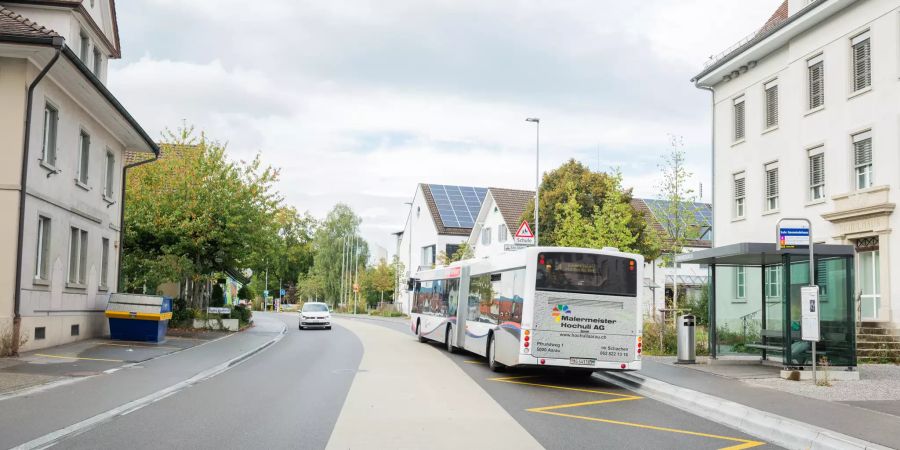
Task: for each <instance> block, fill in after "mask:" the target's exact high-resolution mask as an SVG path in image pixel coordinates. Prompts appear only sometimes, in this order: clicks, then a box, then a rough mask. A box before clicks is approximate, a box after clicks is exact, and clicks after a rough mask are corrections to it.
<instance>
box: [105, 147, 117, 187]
mask: <svg viewBox="0 0 900 450" xmlns="http://www.w3.org/2000/svg"><path fill="white" fill-rule="evenodd" d="M115 177H116V158H115V156H113V154H112V152H110V151H108V150H107V152H106V175H105V179H104V180H103V196H104V197H106V198H108V199H111V198H112V197H113V180H115Z"/></svg>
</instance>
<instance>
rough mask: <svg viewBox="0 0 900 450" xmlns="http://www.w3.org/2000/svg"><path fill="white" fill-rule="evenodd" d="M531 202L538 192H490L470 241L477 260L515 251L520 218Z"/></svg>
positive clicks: (497, 189)
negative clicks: (513, 249)
mask: <svg viewBox="0 0 900 450" xmlns="http://www.w3.org/2000/svg"><path fill="white" fill-rule="evenodd" d="M531 202H534V191H523V190H518V189H503V188H489V189H488V192H487V195H486V196H485V198H484V202H483V203H482V204H481V209H480V210H479V211H478V217H476V219H475V225H474V226H473V227H472V232H471V233H470V234H469V239H468V241H466V242H467V243H468V244H469V246H470V247H471V248H472V250H474V256H475V258H486V257H488V256H493V255H496V254H498V253H503V252H505V251H507V250H509V249H511V248H512V246H513V245H514V244H513V236H514V235H515V234H516V231H517V230H518V228H519V225H520V223H519V218H520V217H522V213H524V212H525V207H526V206H528V204H529V203H531ZM531 226H534V224H533V223H532V224H531Z"/></svg>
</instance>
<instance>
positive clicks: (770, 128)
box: [762, 125, 778, 134]
mask: <svg viewBox="0 0 900 450" xmlns="http://www.w3.org/2000/svg"><path fill="white" fill-rule="evenodd" d="M776 130H778V125H775V126H772V127H769V128H766V129H765V130H763V132H762V134H769V133H771V132H773V131H776Z"/></svg>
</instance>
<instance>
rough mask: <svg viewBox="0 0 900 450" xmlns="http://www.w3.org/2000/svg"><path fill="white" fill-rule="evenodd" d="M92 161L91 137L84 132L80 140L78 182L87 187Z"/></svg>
mask: <svg viewBox="0 0 900 450" xmlns="http://www.w3.org/2000/svg"><path fill="white" fill-rule="evenodd" d="M90 161H91V135H89V134H87V132H85V131H82V132H81V135H80V136H79V139H78V182H79V183H81V184H83V185H87V182H88V168H89V167H90Z"/></svg>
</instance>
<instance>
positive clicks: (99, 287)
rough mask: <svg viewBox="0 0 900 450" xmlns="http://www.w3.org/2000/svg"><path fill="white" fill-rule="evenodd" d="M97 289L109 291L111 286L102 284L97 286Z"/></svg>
mask: <svg viewBox="0 0 900 450" xmlns="http://www.w3.org/2000/svg"><path fill="white" fill-rule="evenodd" d="M97 290H99V291H101V292H107V291H109V286H103V285H102V284H101V285H100V286H98V287H97Z"/></svg>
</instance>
